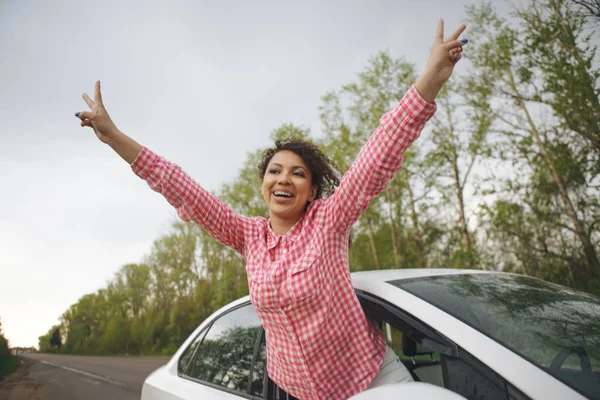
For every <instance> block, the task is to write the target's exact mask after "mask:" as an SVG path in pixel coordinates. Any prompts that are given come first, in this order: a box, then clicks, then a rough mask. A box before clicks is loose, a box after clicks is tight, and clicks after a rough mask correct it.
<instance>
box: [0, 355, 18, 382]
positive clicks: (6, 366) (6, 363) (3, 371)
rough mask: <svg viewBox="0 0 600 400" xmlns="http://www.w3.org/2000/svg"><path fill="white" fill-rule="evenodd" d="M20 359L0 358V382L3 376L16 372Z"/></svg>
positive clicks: (13, 357)
mask: <svg viewBox="0 0 600 400" xmlns="http://www.w3.org/2000/svg"><path fill="white" fill-rule="evenodd" d="M20 362H21V359H20V358H19V357H15V356H2V357H0V381H1V380H2V379H4V377H5V376H7V375H10V374H12V373H13V372H15V371H16V369H17V367H18V366H19V363H20Z"/></svg>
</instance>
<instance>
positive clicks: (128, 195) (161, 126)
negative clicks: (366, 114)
mask: <svg viewBox="0 0 600 400" xmlns="http://www.w3.org/2000/svg"><path fill="white" fill-rule="evenodd" d="M217 3H218V5H217ZM467 3H471V2H468V1H462V0H461V1H454V0H453V1H448V0H421V1H418V2H416V1H409V0H395V1H393V0H389V1H384V0H368V1H367V0H364V1H358V0H348V1H326V0H322V1H318V0H303V1H294V2H290V1H275V0H273V1H262V0H253V1H242V0H239V1H219V2H216V1H211V2H208V1H168V2H167V1H162V2H161V1H144V2H141V1H140V2H133V1H122V0H121V1H112V0H111V1H109V0H104V1H102V2H81V1H59V0H54V1H27V0H24V1H16V0H14V1H11V0H4V1H0V82H1V85H0V319H1V321H2V327H3V329H4V332H5V335H6V336H7V337H8V339H9V341H10V344H11V345H12V346H34V345H35V346H37V344H38V337H39V336H40V335H42V334H44V333H46V332H47V331H48V329H49V328H50V327H51V326H52V325H53V324H56V323H58V318H59V316H60V315H61V314H62V313H63V312H64V311H65V310H66V309H67V308H68V307H69V306H70V305H71V304H73V303H75V302H76V301H77V300H78V299H79V298H80V297H81V296H83V295H84V294H87V293H92V292H95V291H96V290H98V289H99V288H101V287H104V286H105V285H106V282H107V281H108V280H110V279H111V278H112V276H113V275H114V273H115V272H116V271H117V270H118V269H119V268H120V267H121V266H122V265H124V264H127V263H135V262H140V261H141V260H142V258H143V256H144V255H146V254H148V253H149V251H150V249H151V245H152V241H153V240H154V239H157V238H158V237H159V236H161V235H162V234H164V233H165V232H166V231H167V229H168V228H169V226H170V224H171V222H172V221H174V220H175V218H176V214H175V212H174V211H173V209H172V208H171V207H170V206H169V205H168V203H166V201H165V200H164V199H163V198H162V197H160V196H159V195H158V194H156V193H154V192H152V191H151V190H150V189H149V188H148V186H147V185H146V184H145V183H144V182H143V181H141V180H140V179H139V178H137V177H136V176H135V175H134V174H133V173H132V172H131V170H130V168H129V166H128V165H127V164H126V163H125V162H124V161H122V160H121V159H120V158H119V157H118V156H117V155H116V154H114V153H113V152H112V150H111V149H110V148H108V147H107V146H106V145H103V144H102V143H100V142H99V141H98V140H97V139H96V137H95V136H94V135H93V132H92V131H91V130H90V129H89V128H86V129H83V128H81V127H80V126H79V120H78V119H76V118H75V116H74V113H75V112H77V111H84V110H86V107H87V106H86V105H85V103H84V102H83V100H82V99H81V93H83V92H88V93H89V94H90V95H93V87H94V82H95V81H96V80H101V81H102V88H103V98H104V103H105V106H106V108H107V110H108V111H109V113H110V114H111V116H112V118H113V120H114V121H115V123H116V124H117V126H118V127H119V128H120V129H121V130H122V131H124V132H126V133H127V134H129V135H130V136H132V137H133V138H134V139H136V140H137V141H138V142H140V143H142V144H143V145H146V146H148V147H149V148H151V149H152V150H154V151H155V152H157V153H159V154H161V155H164V156H166V157H167V158H169V159H171V160H173V161H175V162H177V163H178V164H180V165H181V166H182V167H183V168H184V169H185V170H186V171H187V172H189V173H190V174H191V175H192V176H193V177H194V178H195V179H196V180H197V181H199V182H200V183H202V184H203V185H204V186H205V187H207V188H208V189H209V190H216V189H217V188H219V187H220V185H221V184H223V183H225V182H230V181H232V180H233V179H234V177H235V176H236V173H237V171H238V169H239V168H240V167H241V166H242V163H243V162H244V160H245V158H246V153H247V152H249V151H253V150H255V149H257V148H259V147H264V146H266V145H268V144H269V141H268V137H269V133H270V132H271V131H272V130H273V129H274V128H276V127H278V126H279V125H280V124H281V123H283V122H293V123H295V124H299V125H303V126H306V127H309V128H311V130H312V132H313V133H314V134H315V135H316V136H318V135H319V132H320V123H319V117H318V110H317V107H318V105H319V104H320V98H321V96H322V95H323V94H325V93H326V92H327V91H329V90H333V89H337V88H339V87H340V86H341V85H342V84H345V83H348V82H349V81H351V80H353V79H354V78H355V76H356V74H357V73H358V72H359V71H360V70H361V69H362V68H363V67H364V66H365V65H366V62H367V60H368V58H369V57H370V56H372V55H374V54H375V53H377V52H379V51H381V50H386V49H387V50H389V52H390V53H391V54H392V55H393V56H405V57H406V58H407V59H408V60H409V61H412V62H414V63H415V64H416V66H417V68H418V69H419V71H421V70H422V68H423V67H424V65H425V62H426V60H427V56H428V53H429V46H430V44H431V42H432V40H433V36H434V34H435V26H436V22H437V19H438V18H439V17H443V18H444V19H445V21H446V30H447V33H449V32H450V31H451V30H454V29H455V28H456V26H457V25H458V24H460V23H461V22H462V21H463V19H464V16H465V14H464V5H465V4H467ZM499 6H500V7H501V8H503V9H506V8H507V7H506V6H505V5H503V4H499ZM463 37H466V38H469V39H470V40H476V38H471V37H469V31H468V29H467V31H466V33H465V34H464V35H463ZM467 51H468V50H467ZM465 65H466V64H465ZM459 68H461V67H459Z"/></svg>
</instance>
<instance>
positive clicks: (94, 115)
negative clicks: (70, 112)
mask: <svg viewBox="0 0 600 400" xmlns="http://www.w3.org/2000/svg"><path fill="white" fill-rule="evenodd" d="M82 97H83V100H85V102H86V103H87V105H88V106H89V107H90V111H84V112H78V113H75V116H76V117H77V118H79V119H80V120H81V126H82V127H84V126H89V127H90V128H92V129H93V130H94V133H95V134H96V136H97V137H98V139H100V141H102V142H103V143H106V144H108V145H111V144H112V142H114V140H115V139H116V138H117V136H118V135H119V134H120V133H121V132H119V130H118V129H117V127H116V126H115V124H114V122H113V121H112V119H110V116H109V115H108V112H107V111H106V108H104V104H103V103H102V94H101V93H100V81H97V82H96V87H95V89H94V100H92V99H90V96H88V95H87V94H86V93H84V94H83V95H82Z"/></svg>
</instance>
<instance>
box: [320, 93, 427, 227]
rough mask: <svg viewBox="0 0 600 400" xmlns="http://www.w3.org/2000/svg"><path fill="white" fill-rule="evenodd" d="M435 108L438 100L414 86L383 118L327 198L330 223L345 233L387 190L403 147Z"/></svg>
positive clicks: (397, 167) (421, 127)
mask: <svg viewBox="0 0 600 400" xmlns="http://www.w3.org/2000/svg"><path fill="white" fill-rule="evenodd" d="M435 110H436V105H435V103H433V104H432V103H428V102H426V101H425V100H423V98H422V97H421V95H420V94H419V92H418V91H417V90H416V89H415V87H414V85H413V86H411V88H410V89H409V90H408V92H407V93H406V94H405V95H404V97H403V98H402V100H401V101H400V102H399V103H398V105H397V106H396V108H394V109H393V110H391V111H389V112H387V113H386V114H385V115H384V116H383V117H382V118H381V119H380V121H379V122H380V125H379V127H378V128H377V129H376V130H375V132H374V133H373V134H372V135H371V137H370V138H369V140H368V141H367V143H366V144H365V145H364V147H363V148H362V149H361V151H360V153H359V154H358V157H357V159H356V160H355V162H354V163H353V164H352V166H351V167H350V169H349V170H348V171H347V172H346V173H345V174H344V177H343V178H342V181H341V182H340V186H339V187H338V188H337V190H336V191H335V192H334V194H333V195H332V196H331V197H330V198H329V199H328V205H327V206H328V216H329V219H328V221H327V225H329V226H330V227H331V228H332V229H335V230H337V231H338V232H342V233H343V232H345V231H348V230H349V229H350V228H351V227H352V225H353V224H354V223H355V222H356V221H357V220H358V218H359V217H360V215H361V214H362V213H363V212H364V211H365V210H366V209H367V207H369V204H370V202H371V200H373V198H375V197H376V196H377V195H379V194H380V193H381V192H383V191H384V190H385V188H386V187H387V185H388V182H389V181H390V180H391V179H392V178H393V176H394V174H395V173H396V172H397V171H398V169H399V168H400V164H401V163H402V155H403V153H404V151H405V150H406V149H407V148H408V147H409V146H410V145H411V144H412V143H413V142H414V141H415V140H416V139H417V138H418V137H419V134H420V133H421V130H422V129H423V127H424V126H425V123H426V122H427V121H428V120H429V119H430V118H431V117H432V116H433V114H434V113H435Z"/></svg>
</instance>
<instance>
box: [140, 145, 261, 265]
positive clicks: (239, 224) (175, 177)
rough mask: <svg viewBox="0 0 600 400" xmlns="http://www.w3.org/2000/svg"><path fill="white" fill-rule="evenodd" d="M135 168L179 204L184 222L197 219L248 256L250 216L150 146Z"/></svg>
mask: <svg viewBox="0 0 600 400" xmlns="http://www.w3.org/2000/svg"><path fill="white" fill-rule="evenodd" d="M131 168H132V170H133V172H134V173H135V174H136V175H138V176H139V177H140V178H142V179H144V180H145V181H146V182H147V183H148V185H149V186H150V188H151V189H152V190H154V191H156V192H158V193H160V194H162V195H163V196H164V197H165V199H166V200H167V201H168V202H169V204H171V205H172V206H173V207H175V209H176V210H177V214H178V215H179V217H180V218H181V219H182V220H183V221H185V222H190V221H193V222H196V223H197V224H199V225H200V226H202V227H203V228H204V229H205V230H206V231H207V232H208V233H209V234H210V235H211V236H212V237H213V238H215V239H216V240H218V241H220V242H221V243H223V244H225V245H227V246H230V247H231V248H233V249H234V250H235V251H237V252H238V253H240V254H242V255H244V240H245V236H246V235H250V233H251V231H252V223H251V220H250V219H249V218H247V217H244V216H241V215H238V214H236V213H235V212H234V211H233V210H232V209H231V208H230V207H229V206H227V205H226V204H224V203H223V202H222V201H221V199H219V198H218V197H217V196H215V195H213V194H211V193H210V192H208V191H207V190H206V189H204V188H203V187H202V186H201V185H200V184H198V183H197V182H196V181H194V180H193V179H192V178H191V177H190V176H189V175H188V174H186V173H185V172H184V171H183V170H182V169H181V167H180V166H179V165H177V164H175V163H172V162H170V161H168V160H166V159H165V158H163V157H160V156H158V155H157V154H155V153H153V152H152V151H151V150H149V149H148V148H146V147H143V148H142V151H141V152H140V154H138V156H137V157H136V159H135V160H134V162H133V163H132V164H131Z"/></svg>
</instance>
